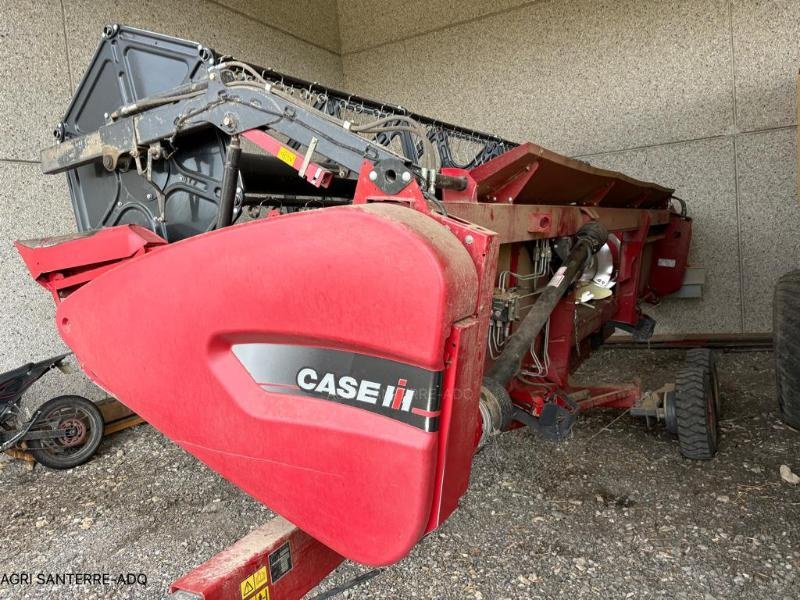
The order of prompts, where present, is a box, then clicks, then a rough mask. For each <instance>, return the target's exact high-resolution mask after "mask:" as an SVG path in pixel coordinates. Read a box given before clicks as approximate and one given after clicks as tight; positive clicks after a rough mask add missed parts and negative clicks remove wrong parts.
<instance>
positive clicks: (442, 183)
mask: <svg viewBox="0 0 800 600" xmlns="http://www.w3.org/2000/svg"><path fill="white" fill-rule="evenodd" d="M435 186H436V187H437V188H439V189H447V190H456V191H457V192H463V191H464V190H465V189H467V178H466V177H458V176H455V175H442V174H441V173H437V174H436V181H435Z"/></svg>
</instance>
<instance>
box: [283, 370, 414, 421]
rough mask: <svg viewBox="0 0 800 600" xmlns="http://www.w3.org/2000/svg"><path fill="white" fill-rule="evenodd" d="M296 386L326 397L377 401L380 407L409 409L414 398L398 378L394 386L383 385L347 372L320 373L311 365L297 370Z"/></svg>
mask: <svg viewBox="0 0 800 600" xmlns="http://www.w3.org/2000/svg"><path fill="white" fill-rule="evenodd" d="M297 385H298V386H299V387H300V389H301V390H305V391H307V392H313V393H315V394H320V395H322V396H326V397H329V398H336V399H340V400H356V401H358V402H365V403H367V404H378V403H380V406H383V407H384V408H391V409H393V410H402V411H405V412H409V411H410V410H411V404H412V402H413V401H414V391H415V390H410V389H407V388H406V386H407V385H408V381H407V380H406V379H398V380H397V385H383V384H381V383H378V382H376V381H369V380H368V379H361V380H358V379H356V378H355V377H351V376H350V375H343V376H337V375H336V374H335V373H323V374H322V375H320V374H319V373H318V372H317V371H316V370H315V369H313V368H312V367H303V368H302V369H300V371H298V372H297Z"/></svg>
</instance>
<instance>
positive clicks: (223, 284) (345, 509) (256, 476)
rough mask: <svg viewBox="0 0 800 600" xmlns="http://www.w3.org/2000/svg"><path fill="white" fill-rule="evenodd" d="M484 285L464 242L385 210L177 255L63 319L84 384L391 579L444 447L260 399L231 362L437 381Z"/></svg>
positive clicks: (338, 407) (134, 272) (124, 277)
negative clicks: (247, 353)
mask: <svg viewBox="0 0 800 600" xmlns="http://www.w3.org/2000/svg"><path fill="white" fill-rule="evenodd" d="M477 286H478V281H477V275H476V269H475V265H474V262H473V260H472V258H471V257H470V255H469V253H468V252H467V251H466V250H465V248H464V246H463V245H462V244H461V243H460V242H459V240H458V239H457V238H456V236H454V235H453V234H452V233H450V232H449V231H448V230H447V229H446V228H444V227H442V226H441V225H439V224H437V223H436V222H435V221H434V220H432V219H430V218H429V217H426V216H424V215H422V214H421V213H419V212H418V211H414V210H410V209H408V208H403V207H398V206H392V205H386V204H376V205H370V206H362V207H340V208H331V209H326V210H324V211H310V212H305V213H299V214H294V215H288V216H281V217H276V218H271V219H268V220H265V221H257V222H254V223H248V224H244V225H240V226H234V227H229V228H225V229H222V230H219V231H216V232H212V233H209V234H207V235H204V236H198V237H195V238H190V239H188V240H185V241H182V242H178V243H175V244H172V245H170V246H169V247H168V251H166V252H155V253H151V254H150V255H145V256H140V257H137V258H135V259H133V260H130V261H127V262H125V263H122V264H120V265H119V266H117V267H116V268H114V269H112V270H110V271H108V272H106V273H104V274H103V275H101V276H100V277H97V278H96V279H94V280H92V281H91V282H90V284H88V285H84V286H83V287H81V288H79V289H78V290H77V291H75V292H73V293H72V294H71V295H69V296H68V297H67V298H66V299H65V300H64V301H63V302H61V304H60V305H59V308H58V313H57V321H58V324H59V329H60V332H61V334H62V336H63V338H64V340H65V341H66V342H67V344H69V345H70V346H71V347H72V349H73V350H74V351H75V353H76V355H77V357H78V358H79V360H80V362H81V364H82V365H83V367H84V369H85V370H86V372H87V374H88V375H89V376H90V377H92V379H94V380H95V381H96V382H98V383H99V384H100V385H102V386H103V387H105V388H106V389H108V390H109V391H110V392H111V393H113V394H114V395H115V396H116V397H118V398H119V399H120V400H121V401H123V402H124V403H125V404H127V405H128V406H129V407H130V408H131V409H132V410H134V411H135V412H137V413H138V414H140V415H141V416H142V417H143V418H144V419H146V420H147V421H148V422H150V423H151V424H153V425H154V426H155V427H157V428H159V429H160V430H161V431H163V432H164V433H165V434H166V435H167V436H168V437H170V438H171V439H173V440H175V441H176V442H177V443H178V444H180V445H181V446H182V447H184V448H185V449H186V450H188V451H189V452H191V453H192V454H194V455H195V456H197V457H198V458H199V459H201V460H202V461H203V462H205V463H206V464H208V465H209V466H210V467H211V468H213V469H214V470H216V471H217V472H219V473H221V474H222V475H223V476H225V477H226V478H228V479H230V480H231V481H233V482H234V483H236V484H237V485H238V486H239V487H241V488H242V489H244V490H245V491H246V492H248V493H249V494H251V495H252V496H254V497H255V498H257V499H259V500H261V501H262V502H264V503H265V504H267V505H268V506H270V507H271V508H272V509H273V510H275V511H276V512H278V513H280V514H282V515H283V516H285V517H286V518H288V519H290V520H291V521H292V522H294V523H296V524H297V525H298V526H300V527H302V528H303V529H304V530H305V531H307V532H308V533H309V534H310V535H313V536H314V537H315V538H317V539H319V540H320V541H321V542H322V543H324V544H326V545H328V546H330V547H331V548H333V549H335V550H336V551H338V552H340V553H341V554H343V555H345V556H347V557H349V558H352V559H354V560H357V561H359V562H363V563H367V564H386V563H391V562H394V561H396V560H399V559H400V558H402V557H403V556H404V555H405V554H406V553H407V552H408V551H409V550H410V549H411V547H413V545H414V544H415V543H416V542H417V540H418V539H419V538H420V536H421V535H422V534H423V533H424V531H425V529H426V527H427V525H428V522H429V516H430V512H431V507H432V502H433V497H434V489H435V488H436V485H437V482H436V476H437V471H436V469H437V464H438V454H439V452H440V449H439V444H438V433H436V432H435V431H433V432H428V431H424V430H422V429H419V428H416V427H412V426H409V425H407V424H406V423H402V422H398V421H396V420H393V419H391V418H386V417H385V416H383V415H376V414H375V413H373V412H370V411H368V410H363V409H361V408H354V407H352V406H345V405H342V404H337V403H335V402H328V401H325V400H321V399H316V398H308V397H298V396H293V395H289V394H284V393H278V392H273V391H265V389H263V388H262V387H261V386H259V385H258V384H259V383H260V382H258V381H255V380H254V379H253V377H251V376H250V375H249V374H248V372H247V371H246V370H245V369H244V368H243V367H242V364H241V363H240V362H239V361H238V360H237V358H236V357H235V356H234V355H233V353H232V351H231V350H232V346H233V345H235V344H240V343H256V342H257V343H273V344H290V345H291V344H294V345H309V346H314V347H319V348H330V349H333V350H344V351H350V352H357V353H360V354H364V355H367V356H372V357H378V358H382V359H387V360H390V361H397V362H399V363H403V364H407V365H409V366H412V367H415V368H418V369H425V370H429V371H434V372H435V371H440V370H442V369H444V367H445V362H444V356H445V344H446V341H447V339H448V338H449V337H450V336H451V332H452V324H453V323H455V322H456V321H460V320H462V319H464V318H468V317H470V316H473V315H474V314H475V313H476V310H477V304H476V298H477ZM120 290H124V293H120ZM109 298H114V301H113V302H109ZM447 393H448V390H443V394H447ZM468 417H469V418H472V417H471V416H469V415H468ZM298 440H302V443H298ZM468 466H469V465H468V464H466V465H464V466H463V468H468ZM463 477H464V478H466V477H467V474H464V475H463Z"/></svg>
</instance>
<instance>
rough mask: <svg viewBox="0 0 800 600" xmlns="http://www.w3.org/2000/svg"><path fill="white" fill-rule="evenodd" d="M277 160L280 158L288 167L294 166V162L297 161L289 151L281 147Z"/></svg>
mask: <svg viewBox="0 0 800 600" xmlns="http://www.w3.org/2000/svg"><path fill="white" fill-rule="evenodd" d="M278 158H280V159H281V160H282V161H283V162H285V163H286V164H287V165H289V166H290V167H293V166H294V161H295V160H296V159H297V156H296V155H295V153H294V152H292V151H291V150H288V149H286V148H284V147H283V146H281V149H280V150H278Z"/></svg>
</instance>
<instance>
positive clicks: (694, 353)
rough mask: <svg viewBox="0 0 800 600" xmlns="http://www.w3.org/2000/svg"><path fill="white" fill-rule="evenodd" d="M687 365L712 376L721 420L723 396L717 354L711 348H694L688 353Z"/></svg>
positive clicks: (712, 386) (713, 389)
mask: <svg viewBox="0 0 800 600" xmlns="http://www.w3.org/2000/svg"><path fill="white" fill-rule="evenodd" d="M686 364H687V365H688V366H690V367H699V368H701V369H705V370H706V371H708V372H709V374H710V375H711V390H712V392H713V394H714V404H715V405H716V407H717V419H720V418H721V417H722V395H721V394H720V386H719V375H718V373H717V355H716V353H715V352H714V351H713V350H711V349H710V348H692V349H691V350H689V351H688V352H687V353H686Z"/></svg>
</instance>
